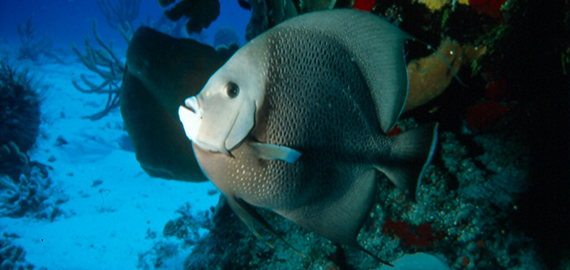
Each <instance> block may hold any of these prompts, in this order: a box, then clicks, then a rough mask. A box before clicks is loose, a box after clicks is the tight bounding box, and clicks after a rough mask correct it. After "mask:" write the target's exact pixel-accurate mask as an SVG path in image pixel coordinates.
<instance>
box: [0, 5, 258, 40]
mask: <svg viewBox="0 0 570 270" xmlns="http://www.w3.org/2000/svg"><path fill="white" fill-rule="evenodd" d="M111 2H114V1H111ZM220 6H221V7H220V16H218V19H217V20H216V21H214V22H213V23H212V24H211V25H210V27H209V28H207V29H205V30H203V31H204V33H205V34H206V36H207V37H208V39H207V40H208V41H209V42H210V44H211V43H212V42H213V38H214V35H215V33H216V31H217V30H218V28H219V27H221V26H224V25H230V26H232V27H233V28H234V29H235V30H236V32H237V33H238V36H240V37H241V39H242V40H241V44H244V43H245V38H244V35H245V27H246V25H247V22H248V21H249V18H250V12H249V11H248V10H245V9H243V8H240V7H239V5H238V3H237V1H231V0H222V1H220ZM163 11H164V9H163V8H161V7H160V6H159V5H158V2H157V1H155V0H141V5H140V12H139V16H138V18H137V19H136V20H135V22H134V25H135V27H136V26H138V25H140V24H141V21H146V19H147V17H149V16H150V19H151V20H158V19H159V18H160V17H161V16H162V12H163ZM30 16H32V23H33V24H34V25H36V26H37V28H36V36H37V37H38V38H39V37H41V36H42V35H44V34H46V35H47V36H48V37H51V38H52V39H53V43H54V45H55V46H56V47H63V48H68V47H69V43H70V42H74V43H75V44H77V45H79V46H82V45H83V40H84V38H85V37H86V36H91V40H93V38H92V30H91V29H92V27H91V26H92V21H93V19H96V20H97V26H98V30H99V34H100V36H101V38H102V39H103V40H105V41H108V40H113V41H114V45H115V46H116V47H117V48H126V43H125V42H123V38H122V37H121V36H120V34H119V32H118V31H117V30H115V29H113V28H111V27H110V26H109V25H108V24H107V22H106V20H105V17H104V16H103V13H102V12H101V11H100V10H99V7H98V6H97V1H95V0H50V1H41V0H34V1H32V0H24V1H12V0H2V1H0V39H4V38H6V39H8V40H9V42H10V43H11V44H13V45H16V44H19V42H20V41H19V36H18V33H17V26H18V24H20V25H24V24H25V23H26V20H27V19H28V17H30Z"/></svg>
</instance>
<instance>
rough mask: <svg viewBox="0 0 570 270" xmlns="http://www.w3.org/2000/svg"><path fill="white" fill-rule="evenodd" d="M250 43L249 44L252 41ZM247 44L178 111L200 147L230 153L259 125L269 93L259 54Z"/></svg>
mask: <svg viewBox="0 0 570 270" xmlns="http://www.w3.org/2000/svg"><path fill="white" fill-rule="evenodd" d="M248 45H249V44H248ZM251 52H252V49H251V48H248V46H245V47H244V48H242V49H241V50H239V51H238V52H236V54H235V55H234V56H233V57H232V58H230V60H228V62H227V63H226V64H224V65H223V66H222V67H221V68H220V69H219V70H218V71H216V72H215V73H214V74H213V75H212V77H210V79H209V80H208V82H207V83H206V85H205V86H204V88H203V89H202V91H200V93H198V95H196V96H192V97H189V98H187V99H186V100H185V102H184V105H185V107H184V106H181V107H180V108H179V110H178V114H179V118H180V121H181V122H182V125H183V126H184V132H185V133H186V136H187V137H188V139H190V140H191V141H192V142H193V143H194V144H196V145H197V146H198V147H200V148H202V149H204V150H206V151H210V152H215V153H222V154H225V155H227V156H231V154H230V153H229V151H230V150H232V149H233V148H234V147H236V146H237V145H238V144H240V143H241V142H242V141H243V139H244V138H245V137H246V136H247V135H248V134H249V132H250V131H251V130H252V128H253V126H254V125H255V117H256V112H257V111H258V110H259V107H258V106H261V104H262V103H263V96H264V94H265V83H264V78H263V77H262V76H259V74H260V72H263V70H261V67H262V66H263V65H262V64H261V63H260V62H261V61H256V60H255V57H256V56H257V54H256V53H251Z"/></svg>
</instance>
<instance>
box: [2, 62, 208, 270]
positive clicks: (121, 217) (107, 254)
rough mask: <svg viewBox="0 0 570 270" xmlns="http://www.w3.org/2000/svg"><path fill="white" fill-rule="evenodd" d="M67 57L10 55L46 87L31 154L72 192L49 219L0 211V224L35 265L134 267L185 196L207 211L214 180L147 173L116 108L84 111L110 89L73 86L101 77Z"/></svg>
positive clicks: (196, 209) (100, 104) (56, 182)
mask: <svg viewBox="0 0 570 270" xmlns="http://www.w3.org/2000/svg"><path fill="white" fill-rule="evenodd" d="M14 52H16V51H14ZM70 59H73V60H70ZM66 61H67V62H71V63H68V64H67V65H62V64H53V63H52V64H38V63H33V62H31V61H21V62H20V61H15V60H14V61H10V63H11V64H12V65H13V66H14V67H17V68H18V69H20V70H23V69H28V72H29V75H30V76H32V77H33V78H34V80H33V81H34V82H35V83H36V84H38V85H39V86H45V87H47V89H45V90H43V91H42V93H41V97H42V98H43V101H42V103H41V113H42V114H41V118H42V123H41V126H40V135H39V136H38V138H37V142H36V148H35V149H33V150H32V151H30V152H29V153H28V155H29V157H30V160H35V161H39V162H40V163H43V164H46V165H49V166H50V167H51V168H53V169H50V170H49V177H51V179H52V181H53V185H57V186H59V187H60V188H61V189H62V190H63V193H64V194H67V195H68V196H69V200H68V201H67V202H65V203H63V204H60V205H59V207H60V209H61V210H63V215H60V216H58V217H57V218H56V219H55V220H54V221H53V222H49V221H48V220H45V219H43V220H39V219H36V218H32V217H29V218H28V217H23V218H9V217H1V218H0V231H2V232H4V233H7V234H16V235H17V236H19V237H18V238H14V239H12V242H13V243H14V244H16V245H19V246H21V247H23V248H24V250H25V251H26V257H25V260H26V261H27V262H29V263H31V264H33V265H34V266H35V267H36V268H35V269H38V268H40V267H46V268H47V269H60V270H65V269H74V270H80V269H101V270H102V269H137V265H138V260H139V254H142V253H144V252H145V251H149V250H151V249H152V247H153V244H154V243H156V242H157V241H161V240H164V239H163V238H164V237H163V236H162V231H163V228H164V225H165V224H166V223H167V222H168V221H169V220H171V219H175V218H177V217H179V216H180V215H179V214H176V213H175V211H176V210H177V209H179V208H180V207H182V206H184V205H185V204H186V203H187V202H188V203H190V204H191V209H192V211H193V212H194V213H195V214H197V213H200V212H204V211H208V209H209V208H210V206H213V205H215V204H216V203H217V201H218V197H219V193H217V192H216V193H215V194H212V195H208V191H210V192H211V193H212V191H213V190H216V188H215V187H214V186H213V184H212V183H211V182H204V183H188V182H179V181H169V180H164V179H159V178H153V177H150V176H148V175H147V174H146V173H145V172H144V171H143V170H142V169H141V167H140V165H139V163H138V162H137V160H136V158H135V154H134V153H133V152H130V151H125V150H123V149H122V148H121V147H120V144H119V140H120V138H121V137H122V136H125V135H127V133H126V131H124V128H123V121H122V118H121V114H120V112H119V109H115V110H113V111H112V112H111V113H110V114H109V115H107V116H106V117H104V118H102V119H100V120H97V121H92V120H89V119H84V118H83V117H84V116H88V115H91V114H94V113H96V112H98V111H99V110H101V109H102V108H104V106H105V102H106V100H107V96H106V95H95V94H85V93H81V92H79V91H78V90H77V89H75V87H74V86H73V84H72V81H73V80H77V81H80V75H81V74H85V75H86V76H87V78H88V79H90V80H93V81H96V80H98V79H100V78H99V76H98V75H97V74H95V73H93V72H91V71H89V70H87V69H86V68H85V67H84V66H83V64H81V63H80V62H79V61H78V60H77V58H76V57H69V58H68V59H66ZM40 88H41V87H40ZM62 139H63V140H62ZM62 141H65V142H67V144H62V143H61V142H62ZM99 181H101V182H102V183H101V184H98V185H97V184H96V183H98V182H99ZM94 183H95V185H94ZM150 234H155V235H156V237H155V238H152V237H148V236H149V235H150ZM189 252H190V251H189V250H185V251H182V250H181V251H180V252H179V253H178V256H176V257H174V258H172V260H180V261H178V263H168V262H165V264H164V265H163V267H166V268H170V267H172V268H170V269H179V268H175V267H180V268H181V267H182V266H183V263H182V261H183V260H184V258H185V257H186V256H187V255H188V253H189Z"/></svg>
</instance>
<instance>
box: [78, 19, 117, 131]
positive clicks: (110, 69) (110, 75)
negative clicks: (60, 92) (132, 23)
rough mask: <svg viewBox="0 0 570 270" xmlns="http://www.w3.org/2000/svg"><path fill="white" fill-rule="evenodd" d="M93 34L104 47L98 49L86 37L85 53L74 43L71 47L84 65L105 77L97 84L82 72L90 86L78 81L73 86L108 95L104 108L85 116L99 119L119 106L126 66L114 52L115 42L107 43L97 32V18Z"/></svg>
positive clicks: (88, 91)
mask: <svg viewBox="0 0 570 270" xmlns="http://www.w3.org/2000/svg"><path fill="white" fill-rule="evenodd" d="M93 35H94V36H95V39H96V40H97V43H98V44H99V45H100V46H101V47H103V49H96V48H95V47H93V46H91V44H90V43H89V38H85V54H82V53H81V52H79V50H78V49H77V47H75V44H73V43H71V48H72V49H73V51H74V52H75V54H76V55H77V57H79V59H80V60H81V62H82V63H83V65H85V66H86V67H87V68H88V69H89V70H91V71H93V72H95V73H97V74H98V75H99V76H100V77H101V78H102V79H103V82H102V83H99V84H96V83H93V82H91V81H89V80H88V79H87V78H86V77H85V75H83V74H81V80H82V81H83V83H84V84H85V85H87V87H88V88H83V87H82V86H80V85H79V83H78V82H76V81H73V86H75V88H76V89H77V90H79V91H81V92H83V93H89V94H106V95H108V98H107V103H106V104H105V108H104V109H103V110H101V111H100V112H98V113H96V114H94V115H90V116H85V118H88V119H91V120H97V119H100V118H102V117H104V116H105V115H107V114H108V113H109V112H110V111H111V110H112V109H114V108H117V107H119V103H120V99H119V98H120V96H121V88H120V87H119V83H120V82H121V80H122V79H123V74H124V73H125V67H124V63H122V62H121V61H120V60H119V58H118V57H117V56H116V55H115V53H113V43H112V42H111V43H109V45H106V44H105V43H104V42H103V40H102V39H101V37H100V36H99V33H98V32H97V22H96V21H95V20H93Z"/></svg>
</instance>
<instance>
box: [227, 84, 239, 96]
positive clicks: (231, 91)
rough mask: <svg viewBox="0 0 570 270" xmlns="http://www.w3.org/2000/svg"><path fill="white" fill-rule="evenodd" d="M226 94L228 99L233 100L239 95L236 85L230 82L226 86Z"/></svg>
mask: <svg viewBox="0 0 570 270" xmlns="http://www.w3.org/2000/svg"><path fill="white" fill-rule="evenodd" d="M226 93H227V94H228V97H230V98H235V97H237V96H238V94H239V87H238V86H237V84H235V83H232V82H230V83H228V85H226Z"/></svg>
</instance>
